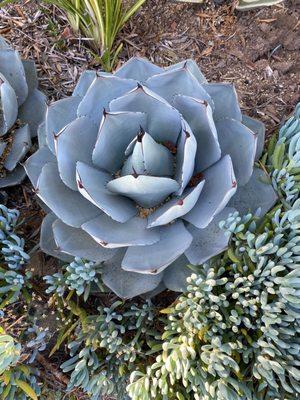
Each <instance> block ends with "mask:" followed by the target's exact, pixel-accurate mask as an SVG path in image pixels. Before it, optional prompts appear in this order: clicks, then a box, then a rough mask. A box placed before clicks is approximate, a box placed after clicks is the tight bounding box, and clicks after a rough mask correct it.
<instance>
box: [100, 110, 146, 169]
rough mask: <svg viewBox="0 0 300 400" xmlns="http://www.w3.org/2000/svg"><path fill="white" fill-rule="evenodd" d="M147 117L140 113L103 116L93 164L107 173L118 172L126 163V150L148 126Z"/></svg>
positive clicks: (106, 114) (118, 113)
mask: <svg viewBox="0 0 300 400" xmlns="http://www.w3.org/2000/svg"><path fill="white" fill-rule="evenodd" d="M146 119H147V116H146V114H144V113H140V112H117V113H110V112H109V113H107V112H105V113H104V114H103V118H102V122H101V125H100V129H99V134H98V139H97V142H96V145H95V149H94V151H93V163H94V164H95V165H96V166H97V167H99V168H103V169H105V170H106V171H109V172H112V173H115V172H117V171H118V170H119V169H120V168H121V166H122V164H123V162H124V161H125V150H126V148H127V146H128V143H130V142H131V141H132V140H133V139H134V138H135V137H136V135H137V133H138V132H139V131H140V127H141V126H145V125H146Z"/></svg>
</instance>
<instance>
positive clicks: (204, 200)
mask: <svg viewBox="0 0 300 400" xmlns="http://www.w3.org/2000/svg"><path fill="white" fill-rule="evenodd" d="M43 131H44V140H41V142H43V144H44V145H43V146H42V147H41V148H40V149H39V150H38V151H37V152H36V153H35V154H34V155H32V156H31V157H30V158H29V159H28V161H27V163H26V166H25V168H26V170H27V174H28V175H29V178H30V179H31V181H32V183H33V185H34V187H35V190H36V193H37V195H38V196H39V198H40V199H41V200H42V201H43V202H44V204H45V205H46V206H47V208H48V210H49V209H50V210H51V213H49V214H48V215H47V217H46V218H45V219H44V222H43V225H42V232H41V248H42V249H43V250H44V251H45V252H46V253H48V254H51V255H54V256H57V257H59V258H63V259H66V258H67V259H68V258H69V257H70V255H72V256H78V257H82V258H85V259H88V260H91V261H95V262H102V263H103V269H102V272H103V273H102V278H103V281H104V283H105V284H106V285H107V286H108V287H109V288H110V289H112V290H113V291H114V292H115V293H117V294H118V295H119V296H121V297H124V298H129V297H134V296H137V295H140V294H143V293H147V294H149V293H152V294H153V293H157V292H158V291H159V290H162V289H163V288H165V287H167V288H169V289H171V290H182V289H184V287H185V284H186V280H185V278H186V276H188V275H189V274H190V269H189V268H188V267H187V265H188V264H195V265H198V264H201V263H203V262H204V261H206V260H208V259H209V258H211V257H212V256H214V255H216V254H218V253H220V252H222V251H223V250H224V249H225V248H226V246H227V243H228V237H227V236H226V235H224V232H223V231H221V230H220V229H219V226H218V224H219V222H220V220H223V219H225V218H226V217H227V216H228V214H229V213H230V212H232V211H234V210H235V209H236V210H238V211H240V212H245V211H248V210H256V209H257V208H260V209H261V212H262V214H263V213H265V212H266V211H267V210H268V209H269V208H270V207H271V206H272V205H273V204H274V202H275V200H276V195H275V192H274V190H273V189H272V187H271V185H270V184H269V183H266V182H267V180H266V179H265V178H266V177H265V174H264V172H263V171H262V170H260V169H258V168H254V162H255V158H258V157H259V156H260V154H261V152H262V148H263V142H264V126H263V124H262V123H260V122H258V121H256V120H254V119H252V118H249V117H246V116H243V115H242V113H241V110H240V107H239V104H238V99H237V95H236V92H235V89H234V87H233V85H231V84H219V83H212V84H210V83H207V81H206V79H205V77H204V76H203V75H202V73H201V72H200V70H199V69H198V67H197V65H196V64H195V62H194V61H192V60H188V61H184V62H180V63H179V64H176V65H173V66H171V67H169V68H165V69H163V68H160V67H158V66H156V65H154V64H152V63H150V62H149V61H147V60H144V59H140V58H132V59H131V60H129V61H128V62H127V63H126V64H124V65H123V66H122V67H121V68H120V69H119V70H117V71H116V72H115V73H114V74H106V73H101V72H99V73H98V72H95V71H86V72H85V73H84V74H83V75H82V76H81V78H80V80H79V82H78V84H77V86H76V88H75V90H74V93H73V96H72V97H69V98H66V99H63V100H59V101H57V102H55V103H53V104H52V105H50V106H49V107H48V110H47V113H46V119H45V123H44V125H43Z"/></svg>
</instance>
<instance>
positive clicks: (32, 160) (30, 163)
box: [24, 146, 55, 188]
mask: <svg viewBox="0 0 300 400" xmlns="http://www.w3.org/2000/svg"><path fill="white" fill-rule="evenodd" d="M49 162H55V157H54V155H53V153H52V152H51V151H50V150H49V147H47V146H42V147H40V148H39V149H38V150H37V151H36V152H35V153H33V154H32V156H30V157H29V158H28V159H27V160H26V162H25V164H24V167H25V170H26V173H27V175H28V177H29V179H30V181H31V183H32V185H33V187H34V188H36V186H37V182H38V178H39V176H40V173H41V172H42V168H43V166H44V165H45V164H47V163H49Z"/></svg>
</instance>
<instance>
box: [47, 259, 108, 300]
mask: <svg viewBox="0 0 300 400" xmlns="http://www.w3.org/2000/svg"><path fill="white" fill-rule="evenodd" d="M64 268H65V273H64V274H62V273H61V272H57V273H55V274H53V275H46V276H44V280H45V282H46V283H47V285H48V288H47V289H46V293H52V292H55V293H56V294H57V295H58V296H61V297H62V296H63V295H64V294H65V292H66V290H69V291H72V290H74V291H75V292H76V294H77V295H78V296H80V295H82V294H83V298H84V301H86V300H87V299H88V297H89V295H90V293H91V289H92V288H93V287H98V289H99V290H100V291H104V288H103V286H102V284H101V279H100V273H101V267H100V266H99V265H97V264H96V263H95V262H92V261H86V260H83V259H81V258H79V257H75V259H74V261H72V262H71V263H70V264H67V265H65V266H64Z"/></svg>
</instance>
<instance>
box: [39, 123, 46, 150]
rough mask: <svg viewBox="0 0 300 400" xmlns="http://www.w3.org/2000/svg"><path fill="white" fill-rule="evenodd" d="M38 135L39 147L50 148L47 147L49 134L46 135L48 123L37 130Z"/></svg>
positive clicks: (42, 124)
mask: <svg viewBox="0 0 300 400" xmlns="http://www.w3.org/2000/svg"><path fill="white" fill-rule="evenodd" d="M37 134H38V144H39V147H43V146H48V145H47V134H46V122H45V121H43V122H42V123H41V124H40V125H39V127H38V130H37Z"/></svg>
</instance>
